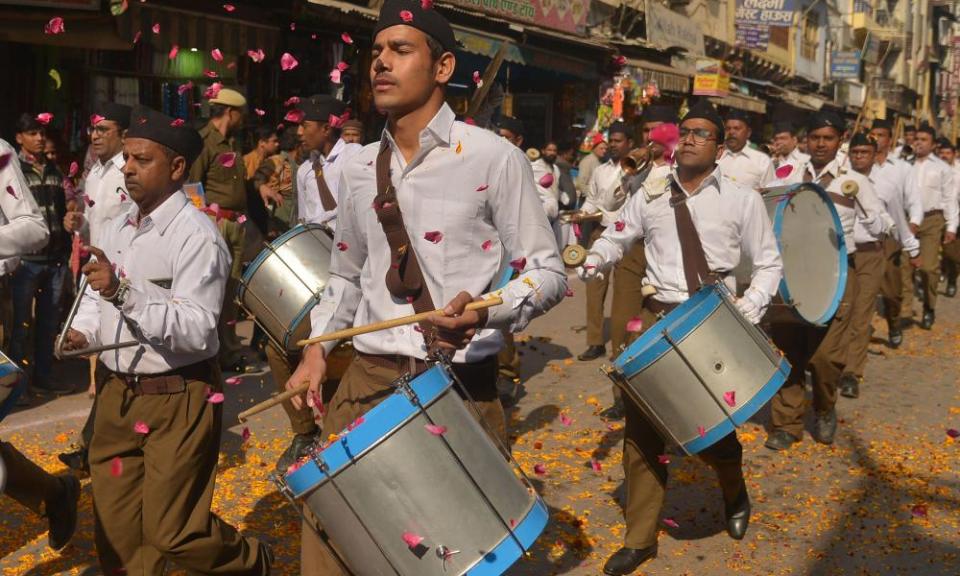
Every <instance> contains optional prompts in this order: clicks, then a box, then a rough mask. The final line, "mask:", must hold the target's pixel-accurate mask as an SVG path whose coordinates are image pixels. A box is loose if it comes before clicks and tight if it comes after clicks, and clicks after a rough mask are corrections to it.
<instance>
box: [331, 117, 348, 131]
mask: <svg viewBox="0 0 960 576" xmlns="http://www.w3.org/2000/svg"><path fill="white" fill-rule="evenodd" d="M344 116H348V114H344ZM327 122H329V123H330V125H331V126H333V127H334V128H339V127H341V126H343V123H344V122H346V119H345V118H344V117H343V116H336V115H334V114H331V115H330V116H328V117H327Z"/></svg>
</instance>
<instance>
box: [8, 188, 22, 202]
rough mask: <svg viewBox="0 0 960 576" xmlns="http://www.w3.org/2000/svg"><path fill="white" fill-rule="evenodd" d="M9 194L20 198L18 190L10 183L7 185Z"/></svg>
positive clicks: (16, 198)
mask: <svg viewBox="0 0 960 576" xmlns="http://www.w3.org/2000/svg"><path fill="white" fill-rule="evenodd" d="M7 194H9V195H11V196H13V198H14V199H15V200H19V198H18V197H17V192H16V191H15V190H14V189H13V186H10V185H9V184H8V185H7Z"/></svg>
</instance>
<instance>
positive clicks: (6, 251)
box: [0, 140, 80, 550]
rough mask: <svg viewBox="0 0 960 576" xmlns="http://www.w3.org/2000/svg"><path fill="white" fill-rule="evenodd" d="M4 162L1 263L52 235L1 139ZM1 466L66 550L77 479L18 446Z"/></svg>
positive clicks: (7, 451) (4, 490)
mask: <svg viewBox="0 0 960 576" xmlns="http://www.w3.org/2000/svg"><path fill="white" fill-rule="evenodd" d="M0 158H4V159H6V160H7V164H6V166H5V167H3V168H2V169H0V190H6V191H7V192H5V193H3V194H0V259H3V260H5V261H6V259H10V258H16V257H17V256H19V255H20V254H26V253H29V252H33V251H35V250H39V249H40V248H42V247H43V245H44V244H46V242H47V238H48V237H49V235H50V234H49V232H48V231H47V226H46V224H45V223H44V221H43V217H42V216H41V215H40V209H39V208H38V207H37V203H36V201H35V200H34V199H33V194H32V193H31V192H30V187H29V186H28V185H27V181H26V180H25V179H24V177H23V173H22V172H21V171H20V163H19V162H17V159H16V152H14V150H13V148H12V147H11V146H10V144H8V143H7V142H5V141H3V140H0ZM10 191H12V192H10ZM0 419H2V417H0ZM0 465H2V466H3V467H5V468H6V482H5V483H6V486H3V481H2V477H3V474H0V494H6V495H7V496H10V497H11V498H13V499H14V500H16V501H17V502H19V503H20V504H22V505H23V506H25V507H27V508H29V509H30V510H31V511H32V512H34V513H35V514H38V515H40V516H44V517H46V518H47V520H48V521H49V523H50V533H49V536H48V542H49V544H50V547H51V548H53V549H54V550H60V549H61V548H63V547H64V546H66V545H67V543H68V542H69V541H70V538H72V537H73V532H74V530H75V529H76V526H77V502H78V501H79V499H80V482H79V481H78V480H77V479H76V477H75V476H60V477H57V476H53V475H51V474H48V473H47V472H45V471H44V470H43V468H40V467H39V466H37V465H36V464H34V463H33V462H32V461H30V460H29V459H28V458H27V457H26V456H24V455H23V454H21V453H20V451H19V450H17V449H16V448H14V447H13V445H12V444H10V443H8V442H3V441H0ZM8 529H9V530H12V528H8Z"/></svg>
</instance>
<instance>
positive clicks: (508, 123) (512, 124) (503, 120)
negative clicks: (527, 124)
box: [497, 116, 524, 136]
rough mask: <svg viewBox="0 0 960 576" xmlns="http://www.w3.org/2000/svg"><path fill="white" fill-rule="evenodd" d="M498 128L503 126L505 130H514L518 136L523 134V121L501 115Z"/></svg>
mask: <svg viewBox="0 0 960 576" xmlns="http://www.w3.org/2000/svg"><path fill="white" fill-rule="evenodd" d="M497 128H502V129H504V130H509V131H511V132H513V133H514V134H515V135H516V136H523V135H524V134H523V122H521V121H520V120H517V119H516V118H512V117H510V116H501V117H500V121H499V122H497Z"/></svg>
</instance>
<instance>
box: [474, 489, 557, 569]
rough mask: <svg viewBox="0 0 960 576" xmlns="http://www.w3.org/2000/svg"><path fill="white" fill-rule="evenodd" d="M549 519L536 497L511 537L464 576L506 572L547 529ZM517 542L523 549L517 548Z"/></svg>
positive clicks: (505, 539)
mask: <svg viewBox="0 0 960 576" xmlns="http://www.w3.org/2000/svg"><path fill="white" fill-rule="evenodd" d="M549 519H550V513H549V512H548V511H547V507H546V505H544V503H543V500H541V499H540V497H539V496H538V497H537V498H536V500H535V501H534V503H533V507H532V508H531V509H530V511H529V512H528V513H527V515H526V517H525V518H524V519H523V520H521V521H520V522H519V523H518V524H517V525H516V526H515V527H514V529H513V536H512V537H511V536H510V535H509V534H508V535H507V537H506V538H504V539H503V541H502V542H500V544H498V545H497V547H496V548H494V549H493V550H491V551H490V552H487V553H486V554H485V555H484V556H483V558H482V559H481V560H480V562H478V563H477V564H475V565H474V566H473V567H472V568H470V569H469V570H467V571H466V572H465V573H464V576H500V575H501V574H503V573H504V572H506V571H507V569H508V568H510V566H513V564H514V563H515V562H516V561H517V560H519V559H520V558H521V557H523V554H524V552H526V551H527V550H529V549H530V547H531V546H533V543H534V542H536V541H537V538H538V537H539V536H540V534H541V533H542V532H543V529H544V528H546V527H547V521H548V520H549ZM517 541H519V543H520V546H522V547H523V549H520V548H519V547H518V546H517Z"/></svg>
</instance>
